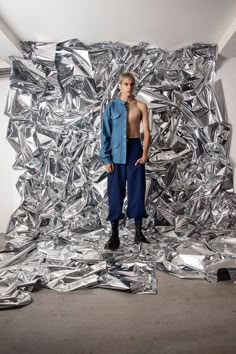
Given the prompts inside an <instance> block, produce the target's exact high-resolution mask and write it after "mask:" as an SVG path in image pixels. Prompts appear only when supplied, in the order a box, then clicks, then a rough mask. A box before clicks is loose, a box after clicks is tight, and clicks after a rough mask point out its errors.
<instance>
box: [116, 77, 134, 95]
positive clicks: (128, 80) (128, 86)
mask: <svg viewBox="0 0 236 354" xmlns="http://www.w3.org/2000/svg"><path fill="white" fill-rule="evenodd" d="M134 85H135V77H134V75H133V74H132V73H129V72H124V73H122V74H121V75H120V77H119V88H120V90H121V92H122V94H123V95H127V96H130V95H132V94H133V90H134Z"/></svg>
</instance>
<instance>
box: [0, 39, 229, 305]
mask: <svg viewBox="0 0 236 354" xmlns="http://www.w3.org/2000/svg"><path fill="white" fill-rule="evenodd" d="M22 49H23V55H24V58H23V59H22V58H18V57H11V62H12V69H11V77H10V89H9V94H8V99H7V103H6V108H5V114H6V115H7V116H8V117H9V118H10V119H9V126H8V131H7V139H8V141H9V143H10V144H11V145H12V147H13V148H14V149H15V151H16V160H15V163H14V166H13V168H15V169H20V170H22V175H21V176H20V177H19V179H18V182H17V190H18V192H19V194H20V196H21V204H20V206H19V207H18V208H17V210H16V211H15V212H14V213H13V214H12V216H11V219H10V221H9V224H8V227H7V230H6V235H5V241H6V244H5V249H4V252H2V253H1V254H0V279H1V290H0V307H2V308H5V307H10V306H18V305H22V304H23V305H24V304H28V303H30V302H31V296H30V291H32V290H33V288H34V286H35V284H36V283H40V284H41V286H45V287H48V288H50V289H54V290H58V291H72V290H75V289H80V288H86V287H90V288H91V287H104V288H109V289H119V290H124V291H130V292H132V293H139V294H144V293H151V294H156V293H157V279H156V276H155V270H156V269H158V270H164V271H167V272H170V273H171V274H174V275H176V276H179V277H182V278H195V277H196V278H205V279H207V280H208V281H216V280H217V274H218V273H217V272H218V271H219V269H222V268H227V269H229V268H230V269H231V272H230V276H231V278H232V280H233V281H234V279H235V272H234V269H235V268H236V265H235V254H236V238H234V229H235V217H236V212H235V205H236V198H235V194H234V193H233V189H232V186H233V175H232V166H231V163H230V161H229V159H228V148H229V137H230V132H231V127H230V124H229V123H227V122H226V121H225V117H224V116H223V115H222V113H221V109H220V107H219V105H218V102H217V98H216V95H215V91H214V80H215V62H216V58H217V47H216V46H215V45H211V44H203V43H194V44H193V45H191V46H188V47H185V48H180V49H178V50H174V51H167V50H163V49H161V48H158V47H153V46H151V45H149V44H148V43H143V42H140V43H138V44H137V45H134V46H129V45H126V44H124V43H121V42H115V43H114V42H108V41H107V42H100V43H94V44H92V45H85V44H84V43H82V42H81V41H79V40H78V39H72V40H69V41H66V42H62V43H35V42H22ZM123 71H131V72H132V73H133V74H134V76H135V78H136V87H135V95H136V96H137V98H138V99H140V100H142V101H144V102H145V103H146V104H147V105H148V108H149V117H150V126H151V147H150V151H149V161H148V162H147V163H146V181H147V191H146V200H145V202H146V207H147V212H148V214H149V217H148V218H147V219H145V220H144V228H145V233H146V235H147V236H149V239H150V241H151V242H152V243H151V245H150V246H149V245H141V246H140V247H139V246H136V245H133V237H134V233H133V221H132V220H128V219H127V220H125V221H124V222H123V223H122V225H121V231H120V234H121V242H122V245H121V248H120V249H119V250H118V251H116V252H114V253H112V252H107V251H106V252H105V251H104V249H103V247H104V244H105V241H106V239H107V237H108V236H109V231H110V225H109V224H108V223H106V221H105V219H106V215H107V192H106V172H105V170H104V166H103V165H102V163H101V161H100V159H99V151H100V128H101V114H102V112H103V110H104V108H105V106H106V104H107V103H108V102H109V100H110V99H112V98H113V97H115V96H116V95H118V94H119V90H118V77H119V75H120V73H122V72H123ZM126 206H127V199H125V203H124V208H126Z"/></svg>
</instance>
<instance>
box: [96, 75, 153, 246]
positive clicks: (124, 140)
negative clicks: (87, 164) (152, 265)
mask: <svg viewBox="0 0 236 354" xmlns="http://www.w3.org/2000/svg"><path fill="white" fill-rule="evenodd" d="M134 85H135V78H134V76H133V74H132V73H129V72H124V73H122V74H121V75H120V78H119V88H120V90H121V95H120V97H119V98H118V97H117V98H113V99H112V100H111V101H110V102H109V103H108V105H107V106H106V109H105V111H104V113H103V119H102V129H101V153H100V157H101V159H102V161H103V163H104V165H105V169H106V172H107V174H108V175H107V177H108V179H107V182H108V184H107V192H108V204H109V215H108V217H107V219H106V220H109V221H110V222H111V227H112V233H111V236H110V239H109V240H108V242H107V243H106V245H105V248H106V249H110V250H112V251H114V250H116V249H117V248H119V246H120V239H119V231H118V225H119V220H120V219H123V218H124V217H125V215H124V213H123V212H122V207H123V201H124V198H125V188H126V180H127V187H128V208H127V217H128V218H134V219H135V238H134V243H140V242H146V243H149V241H148V240H147V239H146V238H145V237H144V235H143V233H142V218H146V217H147V216H148V215H147V213H146V210H145V206H144V199H145V188H146V180H145V162H146V161H147V157H148V150H149V146H150V129H149V121H148V110H147V105H146V104H145V103H144V102H141V101H138V100H137V99H136V98H135V97H134V95H133V90H134ZM141 121H142V124H143V130H144V143H143V147H142V144H141V141H140V123H141Z"/></svg>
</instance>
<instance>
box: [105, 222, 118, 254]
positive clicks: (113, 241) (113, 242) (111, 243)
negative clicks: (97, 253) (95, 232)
mask: <svg viewBox="0 0 236 354" xmlns="http://www.w3.org/2000/svg"><path fill="white" fill-rule="evenodd" d="M119 247H120V239H119V231H118V225H117V224H112V231H111V237H110V238H109V240H108V241H107V243H106V244H105V247H104V248H105V249H109V250H111V251H115V250H117V249H118V248H119Z"/></svg>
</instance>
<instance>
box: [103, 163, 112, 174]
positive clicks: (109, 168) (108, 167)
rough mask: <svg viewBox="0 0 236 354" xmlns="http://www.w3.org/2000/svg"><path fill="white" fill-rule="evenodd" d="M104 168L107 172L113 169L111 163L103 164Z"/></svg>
mask: <svg viewBox="0 0 236 354" xmlns="http://www.w3.org/2000/svg"><path fill="white" fill-rule="evenodd" d="M105 169H106V171H107V173H112V172H113V171H114V165H113V163H109V164H107V165H105Z"/></svg>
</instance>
